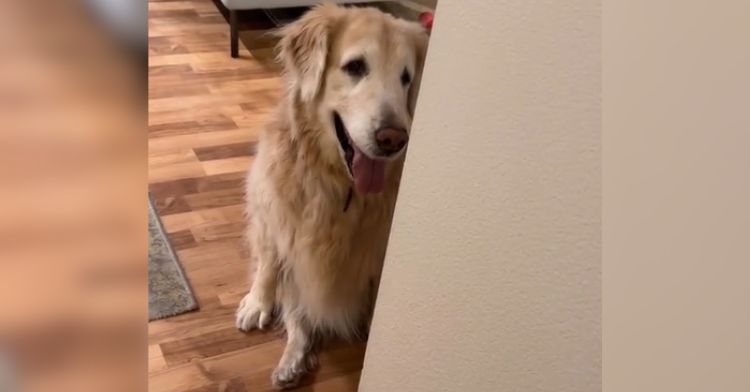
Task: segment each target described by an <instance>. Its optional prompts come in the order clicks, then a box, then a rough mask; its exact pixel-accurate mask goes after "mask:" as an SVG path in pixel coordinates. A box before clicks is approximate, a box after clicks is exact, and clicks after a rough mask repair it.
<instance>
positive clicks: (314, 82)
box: [280, 4, 427, 194]
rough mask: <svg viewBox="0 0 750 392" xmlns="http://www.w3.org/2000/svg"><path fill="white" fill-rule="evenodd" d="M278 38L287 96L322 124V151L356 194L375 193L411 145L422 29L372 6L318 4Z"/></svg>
mask: <svg viewBox="0 0 750 392" xmlns="http://www.w3.org/2000/svg"><path fill="white" fill-rule="evenodd" d="M281 34H282V39H281V41H280V57H281V60H282V62H283V64H284V67H285V70H286V72H287V74H288V76H289V80H290V81H291V83H292V84H291V88H292V93H293V94H296V97H297V99H298V101H299V102H300V103H301V104H302V105H305V106H306V107H308V108H312V111H313V112H314V115H315V116H316V117H317V119H318V121H319V122H320V123H321V124H322V125H323V134H322V135H320V138H319V139H320V147H321V149H322V150H323V152H324V154H326V155H328V156H329V157H330V158H331V159H332V160H336V161H337V162H339V163H340V164H341V165H342V166H343V167H346V168H347V169H348V170H347V172H348V173H350V175H351V177H352V179H353V180H354V183H355V185H356V189H357V191H358V193H360V194H367V193H375V192H380V191H381V190H382V189H383V187H384V183H385V175H386V166H387V164H388V162H389V161H393V160H395V159H398V158H399V157H400V156H401V155H402V154H403V152H404V150H405V149H406V144H407V143H408V140H409V132H410V128H411V121H412V114H413V110H414V104H415V100H416V94H417V90H418V89H419V81H420V76H421V71H422V65H423V61H424V56H425V51H426V46H427V32H426V31H425V29H424V28H423V27H422V26H421V25H419V24H418V23H412V22H407V21H404V20H401V19H396V18H394V17H392V16H390V15H387V14H384V13H382V12H380V11H378V10H376V9H372V8H343V7H339V6H335V5H331V4H324V5H321V6H318V7H316V8H313V9H312V10H311V11H309V12H308V13H306V14H305V15H304V16H303V17H302V18H300V20H298V21H296V22H294V23H292V24H290V25H288V26H286V27H285V28H284V29H283V30H282V32H281Z"/></svg>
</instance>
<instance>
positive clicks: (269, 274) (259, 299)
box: [236, 246, 279, 331]
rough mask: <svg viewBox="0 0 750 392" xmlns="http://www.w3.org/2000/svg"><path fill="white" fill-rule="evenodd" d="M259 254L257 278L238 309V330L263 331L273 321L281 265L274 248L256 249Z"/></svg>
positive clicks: (257, 258)
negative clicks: (256, 329) (277, 280)
mask: <svg viewBox="0 0 750 392" xmlns="http://www.w3.org/2000/svg"><path fill="white" fill-rule="evenodd" d="M256 249H257V251H256V252H254V253H256V254H257V256H255V257H256V260H255V262H256V265H257V266H258V269H257V270H256V271H255V278H254V280H253V286H252V287H251V288H250V292H249V293H248V294H247V295H245V298H243V299H242V302H240V306H239V308H238V309H237V319H236V325H237V328H238V329H240V330H242V331H250V330H252V329H254V328H256V327H257V328H258V329H263V328H265V327H266V326H267V325H268V324H269V322H270V321H271V317H272V314H273V306H274V302H275V296H276V283H277V282H276V279H278V274H279V265H278V262H277V260H276V258H277V254H276V251H275V249H274V248H273V247H268V246H267V247H260V246H259V247H256Z"/></svg>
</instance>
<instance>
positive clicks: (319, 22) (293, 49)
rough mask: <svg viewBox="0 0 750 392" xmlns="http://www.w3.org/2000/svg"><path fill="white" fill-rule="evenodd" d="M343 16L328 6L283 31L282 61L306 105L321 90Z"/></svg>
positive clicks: (308, 14)
mask: <svg viewBox="0 0 750 392" xmlns="http://www.w3.org/2000/svg"><path fill="white" fill-rule="evenodd" d="M341 12H342V8H341V7H339V6H337V5H334V4H332V3H324V4H321V5H318V6H316V7H314V8H313V9H311V10H310V11H308V12H307V13H306V14H305V15H303V16H302V17H301V18H300V19H299V20H297V21H295V22H293V23H291V24H289V25H287V26H285V27H283V28H282V29H281V31H280V35H281V40H280V41H279V59H280V60H281V62H282V64H283V66H284V69H285V72H287V73H288V74H289V75H290V76H291V81H292V83H293V86H292V88H294V89H299V92H300V97H301V99H302V100H303V101H306V102H309V101H311V100H313V99H314V98H315V96H316V95H317V94H318V90H320V86H321V84H322V80H323V73H324V71H325V68H326V59H327V57H328V48H329V36H330V35H331V31H332V29H333V26H334V23H335V21H336V20H337V19H338V17H339V15H341Z"/></svg>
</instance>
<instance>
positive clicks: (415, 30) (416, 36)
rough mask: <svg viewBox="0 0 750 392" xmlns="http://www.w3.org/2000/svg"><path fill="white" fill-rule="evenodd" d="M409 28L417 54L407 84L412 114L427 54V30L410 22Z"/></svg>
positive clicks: (412, 114) (410, 112) (412, 113)
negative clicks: (410, 78)
mask: <svg viewBox="0 0 750 392" xmlns="http://www.w3.org/2000/svg"><path fill="white" fill-rule="evenodd" d="M411 25H412V26H411V28H410V30H409V31H410V34H411V36H412V42H413V45H414V48H415V53H416V54H417V62H416V66H415V68H414V76H413V77H412V82H411V86H409V102H408V105H409V114H410V115H411V116H414V107H415V106H416V105H417V95H418V94H419V85H420V84H421V83H422V70H423V68H424V60H425V56H426V55H427V43H428V41H429V36H428V34H427V30H426V29H425V28H424V27H423V26H421V25H419V24H417V23H412V24H411Z"/></svg>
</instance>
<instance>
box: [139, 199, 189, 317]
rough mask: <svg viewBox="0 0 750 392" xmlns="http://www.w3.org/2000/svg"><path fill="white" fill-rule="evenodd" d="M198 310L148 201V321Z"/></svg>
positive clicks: (165, 235)
mask: <svg viewBox="0 0 750 392" xmlns="http://www.w3.org/2000/svg"><path fill="white" fill-rule="evenodd" d="M195 309H198V302H196V300H195V297H194V296H193V291H192V290H191V288H190V284H189V283H188V281H187V278H186V277H185V272H184V271H183V270H182V266H181V265H180V262H179V260H178V259H177V254H176V253H175V252H174V250H173V249H172V246H171V245H170V244H169V239H168V238H167V234H166V232H165V231H164V227H163V226H162V224H161V220H160V219H159V215H158V214H157V213H156V209H155V208H154V205H153V202H152V200H151V198H150V197H149V199H148V319H149V321H151V320H157V319H161V318H165V317H170V316H176V315H178V314H181V313H185V312H189V311H191V310H195Z"/></svg>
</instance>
